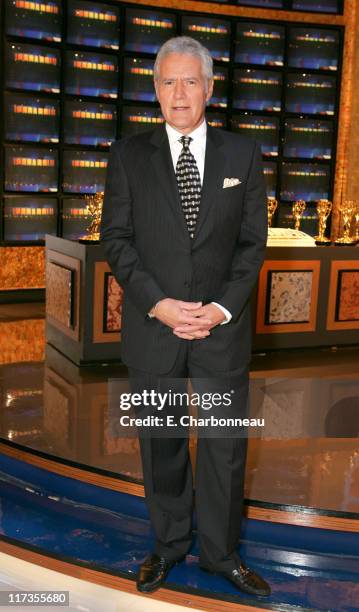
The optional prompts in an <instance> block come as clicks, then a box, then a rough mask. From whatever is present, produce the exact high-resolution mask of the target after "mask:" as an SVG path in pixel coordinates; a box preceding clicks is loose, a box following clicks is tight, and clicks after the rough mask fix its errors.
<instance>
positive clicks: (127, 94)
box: [122, 57, 156, 102]
mask: <svg viewBox="0 0 359 612" xmlns="http://www.w3.org/2000/svg"><path fill="white" fill-rule="evenodd" d="M154 63H155V62H154V60H153V59H144V58H141V57H125V59H124V75H123V90H122V95H123V98H124V99H125V100H136V101H138V100H142V101H144V102H154V101H155V100H156V94H155V88H154V85H153V66H154Z"/></svg>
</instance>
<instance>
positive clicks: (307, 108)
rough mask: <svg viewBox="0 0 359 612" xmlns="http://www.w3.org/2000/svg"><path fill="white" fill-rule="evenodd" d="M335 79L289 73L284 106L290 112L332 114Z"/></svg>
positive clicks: (334, 97)
mask: <svg viewBox="0 0 359 612" xmlns="http://www.w3.org/2000/svg"><path fill="white" fill-rule="evenodd" d="M335 99H336V80H335V77H332V76H329V75H328V76H323V75H318V74H306V73H298V74H289V75H288V77H287V85H286V102H285V108H286V111H287V112H291V113H310V114H313V115H314V114H316V115H329V116H330V115H334V110H335Z"/></svg>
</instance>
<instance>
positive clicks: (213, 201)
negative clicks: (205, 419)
mask: <svg viewBox="0 0 359 612" xmlns="http://www.w3.org/2000/svg"><path fill="white" fill-rule="evenodd" d="M225 178H237V179H239V181H240V183H239V184H237V185H234V186H231V187H227V188H223V182H224V179H225ZM266 239H267V209H266V194H265V183H264V177H263V171H262V160H261V153H260V147H259V145H258V144H257V143H256V142H255V141H253V140H250V139H248V138H246V137H244V136H241V135H239V134H234V133H232V132H226V131H222V130H218V129H216V128H212V127H210V126H207V140H206V153H205V167H204V177H203V187H202V195H201V204H200V212H199V217H198V219H197V225H196V229H195V236H194V238H193V239H192V240H191V239H190V238H189V235H188V229H187V226H186V222H185V219H184V215H183V212H182V209H181V204H180V200H179V194H178V189H177V183H176V177H175V173H174V169H173V163H172V159H171V153H170V148H169V142H168V137H167V132H166V129H165V126H164V125H161V126H158V127H156V128H155V129H153V130H151V131H148V132H144V133H141V134H136V135H132V136H128V137H126V138H123V139H122V140H120V141H117V142H115V143H113V145H112V147H111V152H110V159H109V164H108V170H107V178H106V187H105V197H104V206H103V212H102V220H101V243H102V245H103V249H104V252H105V256H106V259H107V261H108V262H109V265H110V267H111V269H112V272H113V274H114V276H115V278H116V279H117V281H118V283H119V284H120V285H121V286H122V287H123V289H124V301H123V307H122V332H121V356H122V359H123V361H124V363H126V364H127V365H128V366H131V367H134V368H137V369H140V370H145V371H148V372H152V373H158V374H164V373H165V372H167V371H169V370H170V369H171V367H172V365H173V364H174V361H175V359H176V355H177V352H178V349H179V345H180V343H181V342H182V343H183V342H192V359H193V360H194V361H195V362H197V363H198V365H201V366H203V367H206V368H210V369H211V371H214V372H218V373H221V372H223V373H224V372H229V371H233V372H235V370H237V369H239V368H241V367H244V366H245V365H247V364H248V362H249V359H250V352H251V325H250V310H249V297H250V293H251V290H252V288H253V286H254V284H255V282H256V279H257V276H258V273H259V270H260V268H261V265H262V262H263V258H264V252H265V245H266ZM165 297H172V298H176V299H181V300H186V301H202V302H203V303H204V304H205V303H208V302H211V301H215V302H218V303H220V304H222V305H223V306H224V307H225V308H227V309H228V310H229V311H230V312H231V313H232V316H233V318H232V320H231V322H230V323H228V324H226V325H221V326H216V327H215V328H213V329H212V330H211V334H210V336H208V337H207V338H204V339H200V340H181V339H179V338H178V337H177V336H175V335H174V334H173V331H172V329H170V328H169V327H167V326H166V325H164V324H162V323H161V322H160V321H158V320H157V319H150V318H149V317H148V316H147V313H148V312H149V310H150V309H151V308H152V306H153V305H154V304H155V303H156V302H158V301H159V300H160V299H162V298H165Z"/></svg>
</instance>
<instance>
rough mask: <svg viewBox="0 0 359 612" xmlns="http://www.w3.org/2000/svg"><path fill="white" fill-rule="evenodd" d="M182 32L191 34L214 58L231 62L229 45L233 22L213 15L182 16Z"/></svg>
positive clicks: (187, 34)
mask: <svg viewBox="0 0 359 612" xmlns="http://www.w3.org/2000/svg"><path fill="white" fill-rule="evenodd" d="M182 33H183V35H185V36H191V38H195V39H196V40H198V41H199V42H200V43H202V44H203V45H204V46H205V47H207V49H209V51H210V52H211V55H212V57H213V59H216V60H221V61H222V62H229V46H230V35H231V24H230V22H229V21H224V20H223V19H213V18H212V17H197V16H196V15H191V16H189V15H188V16H187V15H186V16H184V17H182Z"/></svg>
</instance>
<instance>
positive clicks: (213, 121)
mask: <svg viewBox="0 0 359 612" xmlns="http://www.w3.org/2000/svg"><path fill="white" fill-rule="evenodd" d="M206 120H207V123H208V125H211V126H212V127H215V128H219V129H221V130H225V129H226V128H227V117H226V115H223V114H222V113H216V112H214V111H211V110H207V111H206Z"/></svg>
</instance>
